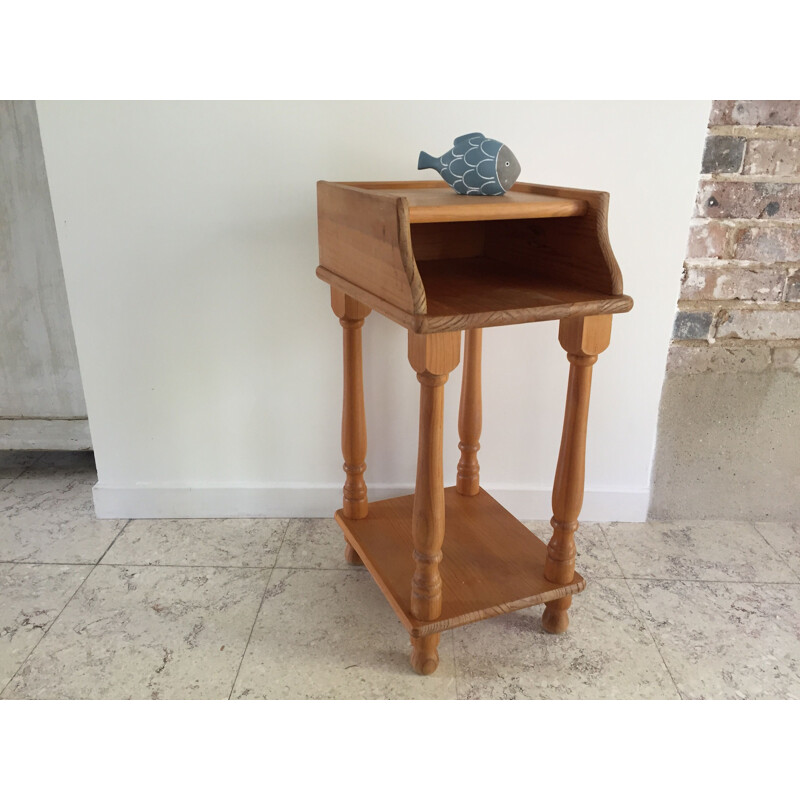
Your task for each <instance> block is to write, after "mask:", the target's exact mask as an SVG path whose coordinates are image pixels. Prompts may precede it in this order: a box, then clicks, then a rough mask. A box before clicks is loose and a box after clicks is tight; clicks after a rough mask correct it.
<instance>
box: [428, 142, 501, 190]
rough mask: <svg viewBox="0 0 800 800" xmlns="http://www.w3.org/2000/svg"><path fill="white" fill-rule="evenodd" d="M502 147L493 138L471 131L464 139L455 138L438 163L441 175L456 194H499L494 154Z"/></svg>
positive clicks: (499, 186)
mask: <svg viewBox="0 0 800 800" xmlns="http://www.w3.org/2000/svg"><path fill="white" fill-rule="evenodd" d="M502 146H503V144H502V142H498V141H497V140H496V139H487V138H485V137H484V136H481V135H480V134H475V135H474V136H471V137H469V138H468V139H466V140H462V141H457V142H456V144H455V146H454V147H453V148H452V149H451V150H449V151H448V152H447V153H445V154H444V155H443V156H442V157H441V158H440V159H439V162H440V163H441V165H442V169H441V176H442V177H443V178H444V179H445V180H446V181H447V182H448V183H449V184H450V185H451V186H452V187H453V188H454V189H455V190H456V191H457V192H458V193H459V194H482V195H499V194H503V193H504V190H503V187H502V186H501V185H500V184H499V183H498V181H497V177H496V176H497V154H498V153H499V152H500V148H501V147H502Z"/></svg>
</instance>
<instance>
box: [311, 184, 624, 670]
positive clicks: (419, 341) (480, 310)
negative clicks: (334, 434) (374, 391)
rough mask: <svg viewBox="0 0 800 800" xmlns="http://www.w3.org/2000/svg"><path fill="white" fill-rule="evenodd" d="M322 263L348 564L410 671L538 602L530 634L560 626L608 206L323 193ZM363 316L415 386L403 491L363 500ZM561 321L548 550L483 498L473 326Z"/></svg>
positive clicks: (578, 586)
mask: <svg viewBox="0 0 800 800" xmlns="http://www.w3.org/2000/svg"><path fill="white" fill-rule="evenodd" d="M317 202H318V218H319V252H320V266H319V268H318V269H317V275H318V276H319V277H320V278H321V279H322V280H323V281H326V282H327V283H329V284H330V286H331V305H332V307H333V311H334V313H335V314H336V316H337V317H339V321H340V322H341V324H342V327H343V328H344V407H343V413H342V451H343V455H344V471H345V473H346V480H345V484H344V502H343V507H342V508H341V509H340V510H339V511H337V512H336V514H335V519H336V521H337V522H338V523H339V525H340V526H341V528H342V530H343V531H344V536H345V542H346V548H345V558H346V559H347V561H348V562H349V563H350V564H361V563H363V564H364V565H365V566H366V567H367V569H368V570H369V571H370V573H371V574H372V577H373V578H374V579H375V582H376V583H377V584H378V586H379V587H380V588H381V590H382V591H383V593H384V595H386V599H387V600H388V601H389V603H390V604H391V605H392V608H394V610H395V612H396V613H397V615H398V617H399V618H400V620H401V622H402V623H403V625H405V627H406V628H407V630H408V632H409V634H410V636H411V643H412V646H413V651H412V654H411V664H412V666H413V667H414V669H415V670H416V671H417V672H418V673H421V674H424V675H428V674H430V673H432V672H433V671H434V670H435V669H436V667H437V666H438V663H439V656H438V653H437V646H438V644H439V636H440V633H441V631H444V630H447V629H448V628H454V627H457V626H459V625H465V624H467V623H469V622H475V621H477V620H480V619H485V618H486V617H491V616H495V615H497V614H504V613H506V612H508V611H514V610H516V609H520V608H526V607H528V606H532V605H536V604H538V603H544V605H545V610H544V615H543V617H542V624H543V626H544V628H545V630H547V631H549V632H551V633H561V632H563V631H565V630H566V629H567V625H568V624H569V619H568V616H567V609H568V608H569V606H570V603H571V602H572V595H573V594H575V593H577V592H580V591H581V590H582V589H583V588H584V587H585V585H586V582H585V581H584V579H583V578H582V577H581V576H580V575H579V574H578V573H577V572H575V543H574V534H575V531H576V530H577V528H578V514H579V512H580V509H581V504H582V503H583V482H584V455H585V447H586V419H587V415H588V410H589V389H590V384H591V376H592V365H593V364H594V362H595V361H597V355H598V353H601V352H602V351H603V350H605V349H606V347H607V346H608V343H609V338H610V334H611V315H612V314H618V313H620V312H624V311H629V310H630V309H631V307H632V306H633V301H632V300H631V298H630V297H628V296H626V295H624V294H623V293H622V275H621V273H620V271H619V267H618V266H617V262H616V260H615V259H614V254H613V253H612V251H611V246H610V245H609V241H608V232H607V223H606V212H607V208H608V194H606V193H605V192H590V191H582V190H576V189H564V188H560V187H553V186H536V185H533V184H527V183H517V184H515V186H514V187H513V190H512V191H510V192H508V193H506V194H505V195H503V196H501V197H466V196H462V195H457V194H456V193H455V192H454V191H453V190H452V189H451V188H450V187H449V186H447V184H445V183H444V182H443V181H418V182H406V183H329V182H326V181H320V182H319V183H318V184H317ZM372 309H375V310H376V311H378V312H380V313H381V314H383V315H385V316H386V317H388V318H389V319H391V320H394V321H395V322H397V323H398V324H400V325H402V326H403V327H405V328H407V329H408V359H409V361H410V362H411V366H412V367H413V369H414V370H415V371H416V373H417V378H418V380H419V382H420V384H421V387H420V415H419V451H418V456H417V482H416V490H415V492H414V494H413V495H408V496H406V497H397V498H394V499H391V500H383V501H381V502H376V503H372V504H370V505H369V506H368V504H367V488H366V484H365V482H364V471H365V469H366V465H365V458H366V450H367V431H366V422H365V418H364V395H363V384H362V368H361V327H362V326H363V324H364V318H365V317H366V316H367V315H368V314H369V313H370V310H372ZM551 319H558V320H560V327H559V335H558V338H559V342H560V343H561V346H562V347H563V348H564V349H565V350H566V351H567V358H568V359H569V362H570V371H569V385H568V388H567V402H566V411H565V414H564V429H563V434H562V439H561V450H560V452H559V456H558V466H557V467H556V475H555V482H554V486H553V518H552V520H551V524H552V526H553V536H552V538H551V540H550V543H549V544H548V545H547V546H545V545H544V544H543V543H542V542H540V541H539V539H537V538H536V536H534V535H533V534H532V533H531V532H530V531H528V529H527V528H526V527H525V526H524V525H523V524H522V523H521V522H519V521H518V520H517V519H515V518H514V517H513V516H512V515H511V514H510V513H509V512H508V511H506V510H505V509H504V508H503V507H502V506H501V505H500V504H499V503H497V501H495V500H494V499H493V498H492V497H491V496H490V495H489V494H487V493H486V492H485V491H484V490H483V489H481V488H480V487H479V483H478V459H477V452H478V448H479V446H480V444H479V438H480V431H481V385H480V381H481V379H480V373H481V330H482V328H485V327H488V326H492V325H515V324H518V323H521V322H538V321H540V320H551ZM461 331H465V336H464V338H465V342H464V369H463V375H462V384H461V405H460V410H459V417H458V430H459V436H460V440H461V441H460V444H459V448H460V450H461V459H460V461H459V464H458V475H457V479H456V485H455V486H453V487H450V488H448V489H445V488H444V485H443V480H442V409H443V400H444V384H445V382H446V381H447V377H448V374H449V373H450V372H451V371H452V370H453V369H454V368H455V367H456V366H457V365H458V363H459V358H460V351H461Z"/></svg>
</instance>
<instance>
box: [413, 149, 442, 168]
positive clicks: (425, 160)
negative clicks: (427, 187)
mask: <svg viewBox="0 0 800 800" xmlns="http://www.w3.org/2000/svg"><path fill="white" fill-rule="evenodd" d="M417 169H436V170H438V169H439V159H438V158H434V157H433V156H432V155H431V154H430V153H426V152H425V151H424V150H420V151H419V161H418V162H417Z"/></svg>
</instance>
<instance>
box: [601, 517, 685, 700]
mask: <svg viewBox="0 0 800 800" xmlns="http://www.w3.org/2000/svg"><path fill="white" fill-rule="evenodd" d="M597 527H598V528H600V533H602V534H603V539H605V542H606V545H608V549H609V550H610V551H611V555H612V556H614V562H615V563H616V565H617V566H618V567H619V571H620V574H621V575H622V579H623V580H624V581H625V586H627V587H628V591H629V592H630V595H631V597H632V598H633V604H634V605H635V606H636V608H637V610H638V611H639V613H640V614H641V615H642V622H643V623H644V627H645V629H646V630H647V632H648V633H649V634H650V638H651V639H652V641H653V646H654V647H655V648H656V652H657V653H658V657H659V658H660V659H661V663H662V664H663V665H664V669H665V670H666V671H667V675H669V679H670V680H671V681H672V685H673V686H674V687H675V691H676V692H677V693H678V697H679V698H680V699H681V700H684V699H685V698H684V696H683V693H682V692H681V690H680V689H679V688H678V682H677V681H676V680H675V676H674V675H673V674H672V670H670V668H669V666H668V665H667V662H666V660H665V658H664V654H663V653H662V652H661V648H660V647H659V646H658V642H657V641H656V637H655V634H654V633H653V631H652V630H650V626H649V625H648V624H647V615H646V614H645V612H644V610H643V609H642V607H641V606H640V605H639V601H638V600H637V599H636V595H635V594H634V592H633V589H631V585H630V582H629V580H628V576H627V575H626V574H625V570H624V569H622V564H620V563H619V559H618V558H617V554H616V553H615V552H614V548H613V547H612V546H611V542H610V541H609V538H608V536H607V535H606V529H605V527H603V525H600V524H598V526H597Z"/></svg>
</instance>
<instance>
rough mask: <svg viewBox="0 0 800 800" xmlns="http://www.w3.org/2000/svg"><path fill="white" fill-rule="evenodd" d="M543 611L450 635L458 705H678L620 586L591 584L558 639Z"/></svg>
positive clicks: (618, 582) (602, 581)
mask: <svg viewBox="0 0 800 800" xmlns="http://www.w3.org/2000/svg"><path fill="white" fill-rule="evenodd" d="M543 608H544V607H543V606H534V607H533V608H529V609H525V610H523V611H516V612H513V613H511V614H504V615H502V616H499V617H493V618H492V619H487V620H483V621H481V622H476V623H473V624H471V625H465V626H464V627H462V628H456V629H455V630H454V631H453V634H454V635H455V645H456V669H457V680H458V694H459V697H460V698H463V699H472V700H478V699H485V700H503V699H540V700H558V699H571V700H578V699H582V700H586V699H677V698H678V693H677V691H676V689H675V685H674V683H673V681H672V679H671V678H670V676H669V673H668V672H667V669H666V667H665V666H664V663H663V661H662V659H661V656H660V655H659V653H658V650H657V648H656V646H655V643H654V642H653V638H652V636H651V635H650V633H649V632H648V630H647V628H646V626H645V624H644V621H643V619H642V615H641V613H640V612H639V610H638V608H637V607H636V603H635V602H634V599H633V596H632V595H631V592H630V590H629V589H628V587H627V585H626V583H625V581H624V580H623V579H617V578H596V579H594V580H592V581H590V582H589V584H588V586H587V588H586V590H585V591H583V592H581V593H580V594H579V595H577V596H576V597H575V598H574V600H573V603H572V608H571V609H570V626H569V628H568V630H567V632H566V633H564V634H561V635H552V634H549V633H546V632H545V631H544V629H543V628H542V625H541V615H542V611H543Z"/></svg>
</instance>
